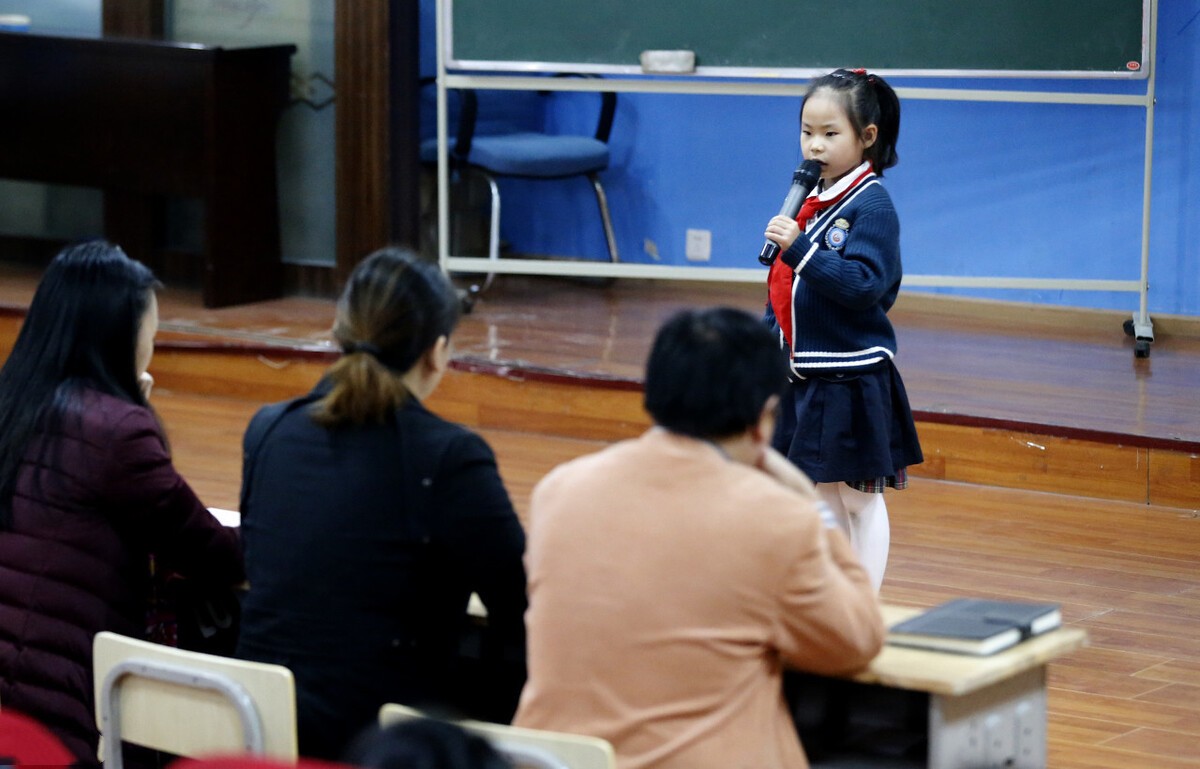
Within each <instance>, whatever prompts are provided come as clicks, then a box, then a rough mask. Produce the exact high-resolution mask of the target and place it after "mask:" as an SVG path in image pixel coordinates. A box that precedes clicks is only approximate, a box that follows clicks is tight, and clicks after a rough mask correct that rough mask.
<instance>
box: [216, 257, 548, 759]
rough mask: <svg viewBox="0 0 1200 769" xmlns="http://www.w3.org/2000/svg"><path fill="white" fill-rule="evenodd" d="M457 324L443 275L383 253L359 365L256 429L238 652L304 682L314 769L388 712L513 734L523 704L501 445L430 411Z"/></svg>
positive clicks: (352, 294)
mask: <svg viewBox="0 0 1200 769" xmlns="http://www.w3.org/2000/svg"><path fill="white" fill-rule="evenodd" d="M457 321H458V298H457V296H456V295H455V292H454V288H453V287H452V286H451V285H450V283H449V281H448V280H447V279H446V277H445V276H444V275H443V274H442V273H441V271H440V270H439V269H438V267H437V266H436V265H435V264H432V263H429V262H423V261H421V260H420V259H419V258H417V257H415V256H414V255H413V254H411V253H410V252H406V251H402V250H398V249H385V250H383V251H379V252H376V253H375V254H372V255H371V256H369V257H368V258H367V259H366V260H364V261H363V262H362V263H361V264H359V265H358V267H357V268H356V269H355V270H354V272H353V274H352V275H351V276H350V279H349V281H348V282H347V284H346V288H345V291H344V292H343V294H342V298H341V301H340V302H339V304H338V310H337V318H336V321H335V323H334V328H333V334H334V337H335V339H336V340H337V342H338V344H339V345H340V346H341V348H342V350H343V353H344V354H343V355H342V357H341V358H340V359H339V360H338V361H337V362H336V363H334V364H333V366H332V367H331V368H330V370H329V371H328V372H327V374H326V376H325V377H324V378H323V379H322V380H321V382H320V383H319V384H318V385H317V387H316V388H315V389H314V390H313V391H312V392H311V393H309V394H308V395H307V396H305V397H302V398H298V399H296V400H292V401H288V402H285V403H280V404H275V405H273V406H268V407H267V408H265V409H263V410H261V411H260V412H259V413H258V414H257V415H255V417H254V419H253V420H252V421H251V423H250V426H249V428H248V429H247V431H246V437H245V455H244V456H245V460H244V468H243V474H242V499H241V513H242V541H243V544H244V547H245V554H246V569H247V574H248V577H249V582H250V588H249V592H248V593H247V594H246V596H245V599H244V601H243V605H242V627H241V635H240V637H239V640H238V652H237V653H238V656H240V657H244V658H246V659H250V660H255V661H259V662H272V663H276V664H281V665H286V666H287V667H289V668H291V670H292V672H293V673H294V674H295V676H296V700H297V717H298V719H299V737H300V752H301V753H302V754H303V755H305V756H310V757H315V758H334V759H336V758H337V757H338V756H339V755H340V754H341V752H342V751H343V750H344V748H345V746H346V745H347V743H348V742H349V741H350V740H351V739H352V738H353V737H354V735H355V734H357V733H358V731H359V730H361V729H362V728H364V727H365V726H367V725H368V724H371V723H373V722H374V721H375V720H376V718H377V715H378V712H379V707H380V706H381V705H382V704H384V703H386V702H399V703H404V704H407V705H412V706H415V707H431V706H433V707H437V706H440V707H441V709H445V708H452V709H456V710H457V711H458V712H459V713H460V714H467V715H471V716H474V717H476V718H483V719H486V720H503V721H507V720H508V719H509V718H511V715H512V712H513V710H514V709H515V707H516V701H517V697H518V695H519V692H520V688H521V684H522V683H523V681H524V653H525V647H524V642H525V634H524V624H523V615H524V611H525V606H526V601H525V570H524V567H523V566H522V563H521V558H522V555H523V553H524V549H525V534H524V531H523V530H522V528H521V524H520V522H519V521H518V520H517V517H516V514H515V512H514V511H513V507H512V504H511V502H510V501H509V497H508V494H507V492H506V491H505V489H504V486H503V484H502V483H501V480H500V475H499V472H498V470H497V467H496V460H495V457H494V456H493V454H492V451H491V449H490V448H489V447H488V445H487V444H486V443H485V442H484V440H483V439H482V438H480V437H479V436H478V435H476V434H475V433H473V432H471V431H469V430H467V429H466V428H464V427H461V426H459V425H455V424H451V423H450V422H447V421H446V420H444V419H442V418H440V417H438V416H436V415H435V414H433V413H432V412H430V411H429V410H427V409H426V408H425V407H424V406H423V405H422V403H421V402H422V401H423V400H425V399H426V398H427V397H428V396H429V395H430V394H431V393H432V392H433V391H434V389H435V388H436V387H437V386H438V383H439V382H440V381H441V378H442V375H443V374H444V373H445V371H446V369H447V367H448V365H449V361H450V335H451V333H452V332H453V331H454V328H455V325H456V323H457ZM473 591H474V592H476V593H478V594H479V596H480V597H481V598H482V600H483V602H484V604H485V605H486V606H487V610H488V634H487V635H486V636H484V638H483V639H482V640H483V643H484V644H485V646H486V647H488V648H487V649H485V650H484V653H483V655H482V656H483V657H487V658H490V659H494V660H495V661H496V662H497V667H494V668H490V669H489V670H490V671H491V672H492V673H493V674H491V675H490V674H488V672H484V671H479V670H474V671H471V672H473V673H474V674H475V675H472V674H470V673H468V672H466V671H464V667H463V666H464V664H465V662H464V655H462V654H460V651H461V648H462V646H461V644H462V641H463V639H464V638H470V639H473V640H479V639H476V638H475V637H474V636H469V635H466V636H464V633H463V631H464V629H465V628H464V625H467V623H468V622H469V620H468V617H467V614H466V610H467V603H468V598H469V596H470V595H471V593H472V592H473ZM490 650H494V651H490ZM504 660H507V661H508V662H509V663H510V666H505V665H504V664H503V661H504Z"/></svg>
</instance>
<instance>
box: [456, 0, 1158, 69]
mask: <svg viewBox="0 0 1200 769" xmlns="http://www.w3.org/2000/svg"><path fill="white" fill-rule="evenodd" d="M1149 1H1150V0H817V1H814V0H588V1H587V2H580V1H579V0H445V2H446V4H447V9H446V12H447V17H448V19H449V21H450V25H449V27H448V29H449V30H450V32H449V34H448V35H447V39H446V40H445V42H446V43H447V44H448V45H449V48H448V52H449V56H448V62H449V66H450V67H451V68H464V69H496V70H522V71H531V70H533V71H536V70H539V69H545V70H551V69H553V70H556V71H564V70H566V71H580V72H588V71H591V72H628V73H633V72H637V71H639V66H640V65H639V56H640V54H641V52H642V51H645V50H654V49H657V50H665V49H675V50H690V51H693V52H695V55H696V67H697V70H696V71H697V73H698V74H713V75H723V74H727V75H755V74H767V75H771V74H783V73H786V72H788V71H794V72H795V73H797V74H811V73H812V72H814V71H822V70H828V69H832V68H835V67H843V66H845V67H867V68H869V69H872V70H884V71H890V72H893V73H897V74H899V73H912V74H955V73H962V74H968V75H1001V76H1005V75H1014V76H1015V75H1033V76H1037V75H1054V76H1093V77H1130V76H1138V75H1140V74H1141V73H1143V72H1144V71H1145V69H1146V61H1145V41H1146V36H1147V29H1148V21H1147V19H1148V16H1149V10H1148V3H1149Z"/></svg>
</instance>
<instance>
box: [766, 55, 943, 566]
mask: <svg viewBox="0 0 1200 769" xmlns="http://www.w3.org/2000/svg"><path fill="white" fill-rule="evenodd" d="M899 133H900V102H899V99H897V98H896V93H895V91H893V90H892V88H891V86H889V85H888V84H887V83H886V82H884V80H883V78H880V77H878V76H876V75H872V74H868V73H867V72H865V71H864V70H853V71H852V70H845V69H839V70H836V71H834V72H831V73H830V74H828V75H824V76H822V77H819V78H817V79H816V80H814V81H813V82H812V84H811V85H810V86H809V88H808V91H807V93H806V94H805V96H804V100H803V102H802V103H801V107H800V147H801V151H802V152H803V155H804V158H805V159H806V160H815V161H817V162H818V163H820V165H821V178H820V181H819V182H818V183H817V186H816V187H815V188H814V189H813V191H812V192H811V193H810V194H809V196H808V198H807V199H806V200H805V201H804V205H803V206H802V207H801V209H800V213H799V214H798V215H797V216H796V218H795V219H790V218H788V217H786V216H776V217H774V218H773V219H771V221H770V222H769V223H768V224H767V230H766V233H765V234H766V237H767V238H768V239H770V240H772V241H774V242H775V243H777V244H778V245H779V248H780V255H779V258H777V259H776V260H775V261H774V263H773V264H772V265H771V271H770V273H769V276H768V279H767V283H768V302H767V310H766V320H767V322H768V323H769V324H770V325H771V326H772V328H775V329H778V332H779V335H780V344H781V345H784V346H785V347H786V349H787V350H788V351H789V355H790V358H791V369H792V384H791V388H790V390H789V396H788V397H785V399H784V402H783V404H782V406H781V408H780V414H779V422H778V426H777V428H776V432H775V447H776V448H777V449H778V450H779V451H781V452H783V453H784V454H786V455H787V457H788V458H789V459H791V460H792V461H793V462H795V463H796V465H797V466H798V467H799V468H800V469H801V470H803V471H804V472H805V473H807V474H808V476H809V477H810V478H811V479H812V480H813V481H814V482H815V483H816V484H817V489H818V491H820V492H821V496H822V497H823V498H824V499H825V501H826V502H827V503H828V504H829V506H830V508H831V509H832V510H833V512H834V513H835V515H836V516H837V517H838V520H839V521H840V523H841V525H842V528H843V529H845V530H846V533H847V534H848V535H849V537H850V542H851V544H852V545H853V546H854V549H855V550H856V551H857V552H858V554H859V557H860V558H861V559H862V562H863V565H864V566H865V567H866V569H867V571H868V572H869V573H870V575H871V578H872V580H873V581H874V584H875V589H876V590H878V589H879V587H880V585H881V584H882V583H883V572H884V569H885V568H886V566H887V557H888V546H889V543H890V540H891V531H890V527H889V525H888V517H887V507H886V506H885V505H884V501H883V490H884V488H886V487H889V486H890V487H892V488H896V489H903V488H904V487H905V486H907V485H908V479H907V475H906V470H905V468H907V467H908V466H909V465H913V464H919V463H920V462H921V461H922V455H921V446H920V443H919V442H918V440H917V431H916V426H915V425H914V424H913V418H912V411H911V409H910V408H909V405H908V396H907V395H906V394H905V391H904V383H903V382H902V381H901V379H900V374H899V372H898V371H897V370H896V367H895V365H894V364H893V363H892V359H893V358H894V357H895V354H896V334H895V331H894V330H893V328H892V324H891V321H889V320H888V317H887V312H888V310H889V309H890V308H891V306H892V304H893V303H894V302H895V301H896V294H897V293H898V291H899V289H900V278H901V275H902V270H901V266H900V222H899V219H898V218H897V216H896V209H895V208H894V207H893V206H892V200H891V198H890V197H889V196H888V194H887V191H886V190H884V188H883V185H882V184H880V182H879V177H881V176H883V172H884V170H885V169H887V168H891V167H892V166H894V165H895V164H896V161H897V159H898V158H897V156H896V140H897V138H898V136H899Z"/></svg>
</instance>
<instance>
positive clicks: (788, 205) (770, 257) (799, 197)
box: [758, 160, 821, 267]
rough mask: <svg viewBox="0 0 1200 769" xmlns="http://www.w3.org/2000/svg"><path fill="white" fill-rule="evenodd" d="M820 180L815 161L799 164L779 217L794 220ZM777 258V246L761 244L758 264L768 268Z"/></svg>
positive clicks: (769, 241)
mask: <svg viewBox="0 0 1200 769" xmlns="http://www.w3.org/2000/svg"><path fill="white" fill-rule="evenodd" d="M820 178H821V164H820V163H818V162H817V161H815V160H806V161H804V162H803V163H801V164H800V167H799V168H797V169H796V170H795V171H794V172H793V173H792V186H791V188H790V189H788V194H787V197H786V198H784V199H783V208H781V209H779V215H780V216H786V217H788V218H789V219H795V218H796V214H798V213H800V206H802V205H803V204H804V199H805V198H807V197H808V193H809V192H811V191H812V188H813V187H815V186H816V184H817V180H818V179H820ZM777 256H779V244H778V243H776V242H775V241H773V240H768V241H767V242H766V243H765V244H763V247H762V251H761V252H760V253H759V255H758V263H759V264H765V265H767V266H768V267H769V266H771V262H774V261H775V258H776V257H777Z"/></svg>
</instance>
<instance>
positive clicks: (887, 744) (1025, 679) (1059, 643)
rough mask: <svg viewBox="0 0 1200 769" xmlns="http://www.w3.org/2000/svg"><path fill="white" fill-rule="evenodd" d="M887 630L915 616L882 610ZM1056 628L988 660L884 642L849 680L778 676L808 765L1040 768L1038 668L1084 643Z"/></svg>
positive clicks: (1042, 694)
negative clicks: (802, 743) (787, 699)
mask: <svg viewBox="0 0 1200 769" xmlns="http://www.w3.org/2000/svg"><path fill="white" fill-rule="evenodd" d="M883 608H884V619H885V621H886V622H887V624H888V626H891V625H893V624H895V623H896V622H899V621H900V620H902V619H905V618H907V617H910V616H912V615H914V614H918V613H920V610H919V609H912V608H907V607H899V606H884V607H883ZM1086 642H1087V634H1086V633H1085V632H1084V631H1083V630H1081V629H1078V628H1060V629H1058V630H1054V631H1051V632H1049V633H1046V634H1045V635H1042V636H1039V637H1037V638H1032V639H1030V640H1028V641H1025V642H1023V643H1020V644H1018V645H1016V646H1014V647H1012V648H1010V649H1006V650H1004V651H1002V652H1000V653H998V654H994V655H991V656H988V657H972V656H967V655H960V654H947V653H944V652H935V651H925V650H921V649H908V648H903V647H899V646H885V647H884V649H883V651H882V652H880V654H879V656H877V657H876V658H875V659H874V660H873V661H872V662H871V664H870V666H869V667H868V668H867V670H865V671H863V672H862V673H860V674H859V675H857V676H854V677H853V679H832V678H823V677H820V676H813V675H808V674H801V673H794V672H789V673H788V674H786V681H785V690H786V692H787V694H788V698H789V701H790V702H791V703H792V705H793V714H794V715H795V718H796V725H797V729H798V730H799V732H800V734H801V739H802V740H803V742H804V745H805V749H806V751H808V753H809V757H810V759H811V760H812V766H813V769H835V768H836V769H842V768H843V767H845V768H847V769H848V768H849V767H897V768H899V767H904V768H905V769H909V768H911V769H915V768H916V767H928V768H929V769H964V767H1013V768H1014V769H1044V768H1045V766H1046V664H1047V663H1048V662H1049V661H1050V660H1052V659H1054V658H1055V657H1058V656H1059V655H1062V654H1066V653H1067V652H1070V651H1072V650H1074V649H1078V648H1080V647H1082V646H1084V645H1085V644H1086Z"/></svg>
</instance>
